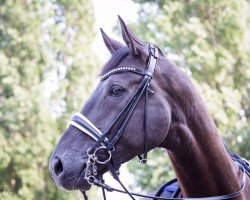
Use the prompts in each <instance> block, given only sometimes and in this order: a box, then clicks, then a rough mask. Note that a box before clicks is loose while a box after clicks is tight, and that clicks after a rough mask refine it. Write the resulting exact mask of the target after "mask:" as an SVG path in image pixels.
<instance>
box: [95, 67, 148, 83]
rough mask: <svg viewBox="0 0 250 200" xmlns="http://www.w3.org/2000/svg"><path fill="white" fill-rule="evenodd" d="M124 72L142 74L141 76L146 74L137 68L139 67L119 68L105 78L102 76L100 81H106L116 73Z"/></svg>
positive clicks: (105, 75) (111, 71) (108, 73)
mask: <svg viewBox="0 0 250 200" xmlns="http://www.w3.org/2000/svg"><path fill="white" fill-rule="evenodd" d="M124 71H126V72H133V73H136V74H141V75H144V74H145V72H144V70H142V69H140V68H137V67H119V68H115V69H112V70H110V71H109V72H107V73H106V74H104V75H103V76H101V77H100V80H104V79H106V78H108V77H109V76H111V75H113V74H115V73H119V72H124Z"/></svg>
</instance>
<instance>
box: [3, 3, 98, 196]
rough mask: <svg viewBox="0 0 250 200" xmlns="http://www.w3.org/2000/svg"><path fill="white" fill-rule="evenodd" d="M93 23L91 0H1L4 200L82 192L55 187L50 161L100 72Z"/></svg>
mask: <svg viewBox="0 0 250 200" xmlns="http://www.w3.org/2000/svg"><path fill="white" fill-rule="evenodd" d="M93 25H94V14H93V8H92V3H91V2H90V1H89V0H81V1H78V0H67V1H65V0H53V1H46V0H39V1H29V0H23V1H14V0H8V1H7V0H1V1H0V61H1V62H0V177H1V178H0V199H7V200H8V199H10V200H19V199H25V200H29V199H41V200H42V199H44V200H45V199H46V200H48V199H76V198H77V197H78V196H79V195H80V194H78V193H74V192H73V193H66V192H65V191H62V190H59V189H58V188H57V187H56V186H55V184H54V182H53V180H52V178H51V177H50V175H49V171H48V162H49V156H50V154H51V153H52V150H53V148H54V147H55V144H56V142H57V140H58V138H59V135H61V132H62V131H63V129H65V126H66V122H65V119H66V118H68V115H70V114H71V113H72V112H73V110H79V109H80V107H81V106H82V101H83V99H84V98H85V97H84V95H86V94H88V93H89V92H88V91H89V90H90V88H91V83H92V82H93V81H92V82H91V79H92V77H93V76H94V74H96V73H94V71H95V69H96V68H95V66H97V60H96V58H95V57H94V56H95V55H94V54H93V52H92V51H91V46H90V45H91V41H92V40H93V38H94V35H95V34H94V30H93ZM73 93H74V95H73ZM80 99H81V101H80ZM65 113H67V114H68V115H65Z"/></svg>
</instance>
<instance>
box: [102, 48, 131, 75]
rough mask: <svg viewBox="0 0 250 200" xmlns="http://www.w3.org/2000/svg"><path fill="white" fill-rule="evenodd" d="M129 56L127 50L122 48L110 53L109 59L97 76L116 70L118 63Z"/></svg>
mask: <svg viewBox="0 0 250 200" xmlns="http://www.w3.org/2000/svg"><path fill="white" fill-rule="evenodd" d="M128 54H129V49H128V48H127V47H123V48H121V49H118V50H117V51H115V52H114V53H112V55H111V57H110V59H109V60H108V61H107V62H106V63H105V64H104V66H103V68H102V70H101V73H100V74H99V76H102V75H104V74H106V73H107V72H108V71H110V70H112V69H114V68H116V67H117V66H118V65H119V63H120V62H121V61H122V60H123V59H124V58H125V57H126V55H128Z"/></svg>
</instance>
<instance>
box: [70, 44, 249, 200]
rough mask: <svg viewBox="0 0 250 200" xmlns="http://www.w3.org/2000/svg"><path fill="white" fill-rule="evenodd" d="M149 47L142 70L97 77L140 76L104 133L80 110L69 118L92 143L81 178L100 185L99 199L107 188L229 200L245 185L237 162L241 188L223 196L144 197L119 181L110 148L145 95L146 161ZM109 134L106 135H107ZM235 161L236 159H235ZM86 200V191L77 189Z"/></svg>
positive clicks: (152, 59)
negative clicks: (107, 178) (104, 173)
mask: <svg viewBox="0 0 250 200" xmlns="http://www.w3.org/2000/svg"><path fill="white" fill-rule="evenodd" d="M148 50H149V59H148V63H147V66H146V70H143V69H141V68H137V67H120V68H115V69H113V70H111V71H109V72H108V73H106V74H104V75H103V76H102V77H101V81H104V80H105V79H107V78H108V77H110V76H112V75H113V74H117V73H124V72H131V73H136V74H139V75H141V76H142V80H141V83H140V84H139V86H138V88H137V90H136V91H135V93H134V95H133V96H132V97H131V98H130V100H129V101H128V102H127V104H126V105H125V107H124V108H123V109H122V111H121V112H120V113H119V114H118V115H117V117H116V118H115V119H114V121H113V122H112V123H111V125H110V126H109V128H108V129H107V130H106V131H105V132H101V131H100V130H99V129H98V128H97V127H96V126H95V125H94V124H92V123H91V122H90V121H89V120H88V119H87V118H86V117H85V116H83V115H82V114H81V113H77V114H75V115H74V116H73V117H72V118H71V120H70V121H69V124H70V125H72V126H75V127H76V128H78V129H79V130H81V131H82V132H83V133H85V134H87V135H89V136H90V137H92V138H93V139H94V140H95V141H96V142H95V144H94V146H93V147H92V148H90V149H88V151H87V154H88V160H87V164H86V169H85V177H84V178H85V179H86V180H87V181H88V183H89V184H91V185H93V184H94V185H97V186H99V187H101V188H102V190H103V198H104V199H106V195H105V190H107V191H116V192H121V193H126V194H128V195H129V196H130V197H131V199H135V198H134V196H140V197H146V198H152V199H164V200H168V199H176V200H222V199H232V198H234V197H237V196H239V195H240V194H241V192H242V191H243V189H244V187H245V184H246V175H245V169H244V167H243V166H242V165H241V164H238V165H239V168H240V170H241V171H242V172H243V178H242V182H241V188H240V190H239V191H237V192H234V193H231V194H227V195H221V196H215V197H205V198H163V197H155V196H147V195H141V194H136V193H131V192H129V191H128V190H127V188H126V187H125V186H124V185H123V183H122V182H121V181H120V179H119V171H118V170H119V167H120V165H119V163H117V162H116V161H115V159H114V156H113V154H114V151H115V147H114V145H115V143H116V142H117V141H118V140H119V138H120V137H121V136H122V134H123V132H124V129H125V127H126V125H127V124H128V122H129V119H130V117H131V115H132V113H133V111H134V110H135V108H136V106H137V104H138V102H139V100H140V99H141V98H142V96H143V95H145V96H144V97H145V102H144V153H143V156H139V158H140V162H141V163H146V161H147V151H148V127H147V106H148V93H149V84H150V81H151V79H152V77H153V73H154V70H155V67H156V64H157V59H158V48H157V47H155V46H154V45H153V44H149V45H148ZM108 136H109V137H108ZM100 151H102V152H106V155H107V157H106V158H105V159H101V158H100V157H98V152H100ZM237 163H238V162H237ZM97 164H101V165H106V166H107V168H108V170H109V171H110V173H111V175H112V176H113V178H114V179H115V180H116V181H118V182H119V184H120V185H121V186H122V188H123V189H124V191H123V190H118V189H115V188H112V187H110V186H108V185H106V184H105V183H104V180H103V179H102V177H101V176H100V175H99V174H98V171H97ZM81 192H82V193H83V195H84V197H85V199H87V196H86V193H85V192H83V191H81Z"/></svg>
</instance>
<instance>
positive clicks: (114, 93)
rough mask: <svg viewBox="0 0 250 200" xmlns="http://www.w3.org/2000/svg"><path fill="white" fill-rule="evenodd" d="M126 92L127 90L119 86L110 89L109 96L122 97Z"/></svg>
mask: <svg viewBox="0 0 250 200" xmlns="http://www.w3.org/2000/svg"><path fill="white" fill-rule="evenodd" d="M124 92H125V89H124V88H123V87H121V86H119V85H113V86H112V87H111V88H110V91H109V94H110V95H111V96H120V95H122V94H123V93H124Z"/></svg>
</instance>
